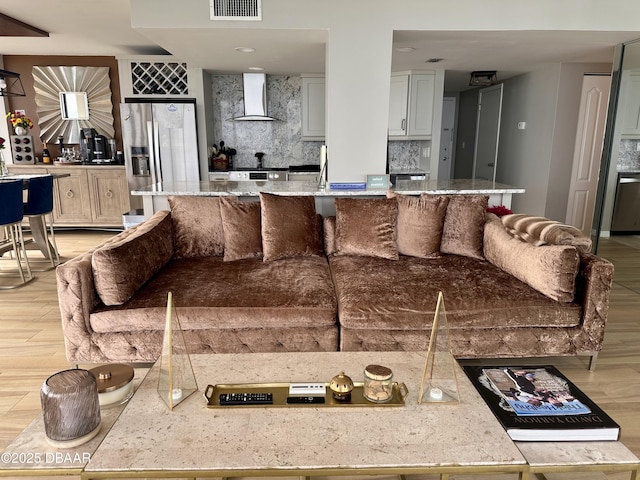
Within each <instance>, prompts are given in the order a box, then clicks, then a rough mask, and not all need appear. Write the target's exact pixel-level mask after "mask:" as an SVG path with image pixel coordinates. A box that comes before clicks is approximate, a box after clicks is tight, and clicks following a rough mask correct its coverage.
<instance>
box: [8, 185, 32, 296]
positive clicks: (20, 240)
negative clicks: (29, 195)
mask: <svg viewBox="0 0 640 480" xmlns="http://www.w3.org/2000/svg"><path fill="white" fill-rule="evenodd" d="M0 205H2V208H0V227H4V236H5V239H4V240H2V242H0V256H3V255H4V254H5V253H6V252H10V255H11V256H12V257H13V256H14V255H13V254H14V253H15V260H16V265H17V267H18V273H19V275H20V279H21V282H20V283H17V284H11V285H4V284H2V285H0V289H1V290H7V289H11V288H17V287H21V286H22V285H25V284H27V283H29V282H30V281H32V280H33V279H34V278H35V277H34V276H33V274H32V273H31V267H30V265H29V259H28V258H27V251H26V249H25V247H24V237H23V235H22V219H23V218H24V213H23V207H22V180H14V181H8V182H5V181H0ZM23 258H24V262H25V265H26V270H27V275H26V276H25V272H24V269H23V267H22V259H23ZM2 276H11V277H15V276H16V274H15V273H14V272H8V273H7V272H0V277H2Z"/></svg>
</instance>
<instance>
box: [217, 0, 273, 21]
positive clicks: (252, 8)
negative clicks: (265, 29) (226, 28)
mask: <svg viewBox="0 0 640 480" xmlns="http://www.w3.org/2000/svg"><path fill="white" fill-rule="evenodd" d="M209 6H210V8H211V20H255V21H260V20H262V0H209Z"/></svg>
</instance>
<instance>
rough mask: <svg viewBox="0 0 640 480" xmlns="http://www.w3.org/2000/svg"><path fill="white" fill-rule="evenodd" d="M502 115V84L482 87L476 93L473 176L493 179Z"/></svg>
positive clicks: (494, 176)
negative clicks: (476, 118) (476, 117)
mask: <svg viewBox="0 0 640 480" xmlns="http://www.w3.org/2000/svg"><path fill="white" fill-rule="evenodd" d="M501 115H502V84H500V85H494V86H491V87H487V88H483V89H482V90H480V92H479V95H478V121H477V123H476V143H475V149H474V153H473V178H482V179H485V180H491V181H495V179H496V165H497V163H498V142H499V141H500V118H501Z"/></svg>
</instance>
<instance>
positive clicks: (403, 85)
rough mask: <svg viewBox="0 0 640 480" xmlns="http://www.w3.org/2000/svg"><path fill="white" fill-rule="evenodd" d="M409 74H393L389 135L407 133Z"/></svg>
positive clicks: (404, 134)
mask: <svg viewBox="0 0 640 480" xmlns="http://www.w3.org/2000/svg"><path fill="white" fill-rule="evenodd" d="M408 96H409V75H408V74H401V75H391V90H390V94H389V136H394V137H395V136H406V135H407V113H408V108H409V105H408V103H407V99H408Z"/></svg>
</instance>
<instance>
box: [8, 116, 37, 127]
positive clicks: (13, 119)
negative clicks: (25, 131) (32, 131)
mask: <svg viewBox="0 0 640 480" xmlns="http://www.w3.org/2000/svg"><path fill="white" fill-rule="evenodd" d="M6 118H8V119H9V123H11V126H12V127H13V128H16V127H22V128H31V127H33V122H32V121H31V119H30V118H29V117H25V116H24V115H22V114H20V113H12V112H9V113H7V115H6Z"/></svg>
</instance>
